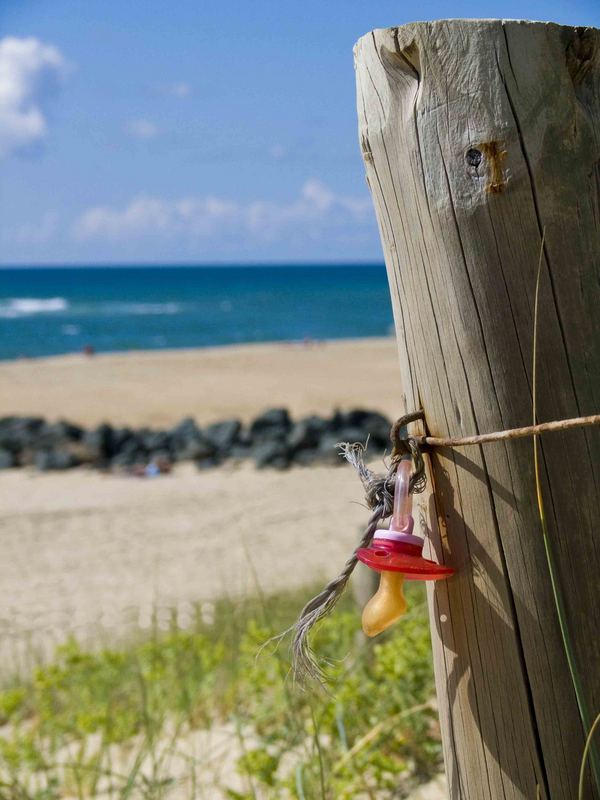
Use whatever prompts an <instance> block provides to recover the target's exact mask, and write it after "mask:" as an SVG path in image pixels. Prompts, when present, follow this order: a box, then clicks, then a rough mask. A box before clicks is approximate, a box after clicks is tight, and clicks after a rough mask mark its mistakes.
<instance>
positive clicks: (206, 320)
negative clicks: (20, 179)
mask: <svg viewBox="0 0 600 800" xmlns="http://www.w3.org/2000/svg"><path fill="white" fill-rule="evenodd" d="M391 326H392V311H391V304H390V299H389V294H388V287H387V280H386V275H385V269H384V267H383V266H382V265H364V266H360V265H356V264H352V265H343V264H340V265H337V264H336V265H335V266H331V265H328V266H318V265H310V266H295V265H294V266H243V267H242V266H240V267H233V266H219V267H204V266H203V267H176V266H167V265H165V266H164V267H159V266H152V267H130V266H127V267H79V268H77V267H69V268H66V267H65V268H62V267H61V268H58V267H56V268H55V267H52V268H49V267H44V268H38V267H36V268H19V269H12V268H4V269H0V359H12V358H22V357H37V356H48V355H55V354H60V353H73V352H81V351H82V349H83V348H84V347H91V348H93V349H94V350H95V351H96V352H110V351H119V350H121V351H122V350H159V349H167V348H182V347H206V346H214V345H225V344H239V343H242V342H269V341H298V340H303V339H338V338H354V337H363V336H385V335H387V334H389V332H390V330H391Z"/></svg>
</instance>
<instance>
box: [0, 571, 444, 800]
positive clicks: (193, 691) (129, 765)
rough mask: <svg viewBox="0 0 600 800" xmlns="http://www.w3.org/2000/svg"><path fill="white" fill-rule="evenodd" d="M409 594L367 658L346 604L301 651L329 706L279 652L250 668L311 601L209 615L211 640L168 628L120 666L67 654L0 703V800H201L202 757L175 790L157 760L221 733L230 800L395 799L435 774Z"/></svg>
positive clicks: (420, 639) (111, 654) (132, 650)
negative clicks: (309, 650)
mask: <svg viewBox="0 0 600 800" xmlns="http://www.w3.org/2000/svg"><path fill="white" fill-rule="evenodd" d="M421 588H422V587H420V586H411V587H410V589H411V590H412V591H410V600H411V611H410V612H409V614H408V615H407V616H406V618H405V619H404V620H403V621H402V622H401V623H399V624H398V625H396V626H395V627H394V629H393V630H392V631H391V633H390V634H389V635H387V636H382V637H380V638H379V639H378V640H377V641H376V642H365V640H364V638H363V637H362V636H361V635H360V633H359V618H360V614H359V610H358V609H357V608H356V607H355V605H354V603H353V601H352V598H351V597H347V598H346V599H345V601H344V602H343V603H342V604H341V606H340V608H339V610H338V611H337V612H336V613H335V614H334V615H333V617H332V618H331V619H329V620H327V621H325V622H324V623H323V625H322V626H321V627H320V629H319V630H318V632H317V634H316V641H315V645H316V647H317V648H318V652H319V653H320V654H321V655H322V656H323V657H324V658H326V659H328V660H329V662H330V667H329V668H328V674H329V679H330V687H331V695H325V694H322V693H320V694H314V693H311V692H305V691H302V690H300V689H299V688H298V687H297V686H295V685H294V682H293V679H292V677H291V675H290V673H289V667H290V665H289V658H288V648H287V646H286V644H285V643H284V644H282V645H281V646H280V647H279V649H277V650H275V651H274V650H273V649H272V648H271V649H269V648H265V649H264V650H263V651H262V652H261V654H260V655H259V656H257V652H258V651H259V649H260V647H261V645H262V644H263V643H264V642H265V641H266V640H267V639H268V638H269V637H270V636H272V635H273V634H274V633H277V632H279V631H280V630H282V629H283V628H285V627H286V626H288V625H289V624H290V623H291V622H292V621H293V619H294V617H295V615H296V613H297V611H298V609H299V608H300V607H301V605H302V603H303V601H304V600H305V598H306V597H307V596H309V594H310V592H309V591H305V592H302V594H296V595H283V596H276V597H272V598H268V599H265V598H258V599H256V600H248V599H246V600H244V601H243V602H239V603H234V602H232V601H223V602H221V603H219V604H217V606H216V608H215V618H214V622H213V623H212V624H210V625H207V624H205V623H203V622H202V618H201V615H200V614H199V613H198V615H197V619H196V622H195V623H194V624H193V625H192V626H191V627H190V628H188V629H186V630H182V629H179V628H177V627H176V625H175V622H173V626H172V628H171V630H170V631H168V632H164V633H159V631H158V629H155V630H154V631H153V633H152V635H151V636H150V637H149V638H148V639H147V640H145V641H138V642H136V643H132V644H131V645H129V646H128V647H126V648H122V649H118V650H117V649H114V650H113V649H103V650H100V651H97V652H86V651H84V650H82V649H81V647H80V646H79V645H78V644H77V643H76V642H74V641H71V642H69V643H68V644H66V645H64V646H63V647H61V648H60V649H59V650H58V651H57V653H56V656H55V660H54V661H53V662H52V663H50V664H47V665H44V666H40V667H38V668H37V669H36V670H35V672H34V673H33V675H32V677H31V679H30V680H29V681H26V682H24V681H23V680H18V681H17V680H15V681H13V682H12V684H7V685H5V688H4V690H3V691H2V692H0V723H1V724H2V725H3V726H4V727H3V728H2V730H1V731H0V798H11V800H12V798H15V800H20V799H21V798H22V799H23V800H30V799H31V800H33V799H34V798H35V800H54V798H59V797H64V796H67V795H68V796H70V797H82V798H83V797H94V796H106V797H114V798H123V799H124V798H128V797H143V798H162V797H169V796H170V795H171V793H172V792H173V790H174V789H177V790H178V792H179V794H178V795H177V796H178V797H180V796H183V797H190V798H193V797H201V796H202V794H201V791H200V788H199V786H200V783H199V782H201V781H202V774H203V770H204V769H205V764H204V761H203V756H202V754H200V755H198V754H195V755H194V756H188V755H186V756H185V758H186V759H187V761H186V762H185V763H186V765H187V766H186V769H185V770H184V773H183V774H182V772H181V770H180V771H179V772H178V773H177V774H173V772H172V770H171V768H170V766H169V756H170V755H172V754H173V753H178V752H179V751H183V749H184V748H183V744H184V743H185V741H186V736H189V735H190V732H193V731H195V730H200V729H204V728H211V726H212V727H213V728H214V727H215V726H219V725H226V726H228V727H227V730H231V732H232V733H231V735H232V747H235V750H236V753H237V757H236V765H235V769H236V771H237V774H238V781H237V784H236V785H237V788H235V789H233V788H229V790H228V791H226V790H225V789H224V792H226V793H225V794H224V796H226V797H230V798H232V800H242V799H243V800H249V799H250V798H252V799H253V800H257V799H258V798H271V797H272V798H285V797H290V798H306V800H313V798H331V799H332V800H333V799H334V798H335V800H344V799H345V798H359V797H365V798H371V797H372V798H374V797H375V796H377V798H378V799H379V798H387V797H389V798H392V797H394V798H396V797H402V796H403V791H402V787H405V788H406V789H408V788H409V787H410V786H412V785H414V784H415V783H419V782H421V781H423V780H426V779H427V778H429V777H431V776H432V775H433V774H435V773H436V772H437V771H439V769H440V765H441V753H440V742H439V732H438V724H437V715H436V713H435V711H434V710H433V709H432V707H431V699H432V697H433V694H434V686H433V673H432V666H431V655H430V640H429V629H428V624H427V614H426V606H425V601H424V594H423V592H422V591H421ZM119 748H120V750H119ZM121 751H124V752H126V753H127V759H126V767H125V768H123V766H122V764H121V763H120V765H119V766H117V765H116V757H115V753H117V754H118V753H120V752H121ZM65 753H67V755H66V756H65ZM240 786H241V787H243V788H241V789H240ZM375 790H377V791H376V794H375Z"/></svg>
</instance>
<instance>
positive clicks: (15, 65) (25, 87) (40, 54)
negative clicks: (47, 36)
mask: <svg viewBox="0 0 600 800" xmlns="http://www.w3.org/2000/svg"><path fill="white" fill-rule="evenodd" d="M66 69H67V65H66V61H65V59H64V58H63V56H62V54H61V52H60V50H58V49H57V48H56V47H54V46H53V45H49V44H44V43H43V42H40V41H39V40H38V39H35V38H34V37H28V38H25V39H18V38H16V37H14V36H6V37H4V38H3V39H0V156H6V155H8V154H10V153H16V152H19V151H25V150H27V149H30V148H32V147H34V146H35V145H37V144H40V143H41V142H42V141H43V140H44V139H45V137H46V135H47V133H48V121H47V119H46V112H47V106H48V101H49V100H50V99H51V98H52V97H53V96H54V95H55V94H56V93H57V91H58V89H59V87H60V84H61V82H62V80H63V78H64V76H65V74H66Z"/></svg>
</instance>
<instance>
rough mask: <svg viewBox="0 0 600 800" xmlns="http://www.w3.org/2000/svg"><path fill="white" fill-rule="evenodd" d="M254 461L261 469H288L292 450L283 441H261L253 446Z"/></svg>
mask: <svg viewBox="0 0 600 800" xmlns="http://www.w3.org/2000/svg"><path fill="white" fill-rule="evenodd" d="M253 456H254V463H255V464H256V466H257V467H258V468H259V469H261V468H263V467H272V468H273V469H286V468H287V467H289V465H290V460H291V458H290V451H289V448H288V446H287V445H286V443H285V442H283V441H271V442H261V443H260V444H258V445H256V447H254V448H253Z"/></svg>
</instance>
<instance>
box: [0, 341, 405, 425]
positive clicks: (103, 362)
mask: <svg viewBox="0 0 600 800" xmlns="http://www.w3.org/2000/svg"><path fill="white" fill-rule="evenodd" d="M0 385H1V386H2V387H3V388H2V392H0V416H5V415H8V414H15V413H18V414H31V415H36V414H39V415H41V416H45V417H48V418H51V419H57V418H60V417H62V418H67V419H69V420H72V421H74V422H77V423H79V424H81V425H86V426H90V425H96V424H98V423H100V422H103V421H108V422H110V423H112V424H113V425H138V426H141V425H149V426H168V425H171V424H173V423H175V422H178V421H179V420H180V419H182V417H185V416H188V415H190V416H193V417H196V419H197V420H198V422H199V423H200V424H204V423H210V422H215V421H217V420H223V419H226V418H227V417H239V418H240V419H241V420H242V421H244V422H246V421H248V420H249V419H250V418H251V417H252V416H253V415H256V414H257V413H259V412H260V411H262V410H263V409H265V408H268V407H271V406H285V407H287V408H288V410H289V411H290V413H291V414H292V415H293V416H301V415H304V414H311V413H319V414H325V413H329V412H331V411H333V410H334V409H336V408H342V409H348V408H353V407H357V406H362V407H367V408H374V409H377V410H378V411H382V412H383V413H385V414H388V415H389V416H390V417H393V416H394V415H397V412H398V408H399V406H400V380H399V376H398V364H397V357H396V343H395V340H394V339H392V338H389V339H355V340H341V341H332V342H319V343H308V344H291V343H289V344H288V343H275V344H257V345H243V346H238V347H214V348H206V349H201V350H171V351H165V350H154V351H146V352H130V353H111V354H108V355H102V354H101V355H96V356H93V357H86V356H83V355H79V354H77V355H70V356H58V357H53V358H40V359H31V360H26V359H23V360H18V361H0Z"/></svg>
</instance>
